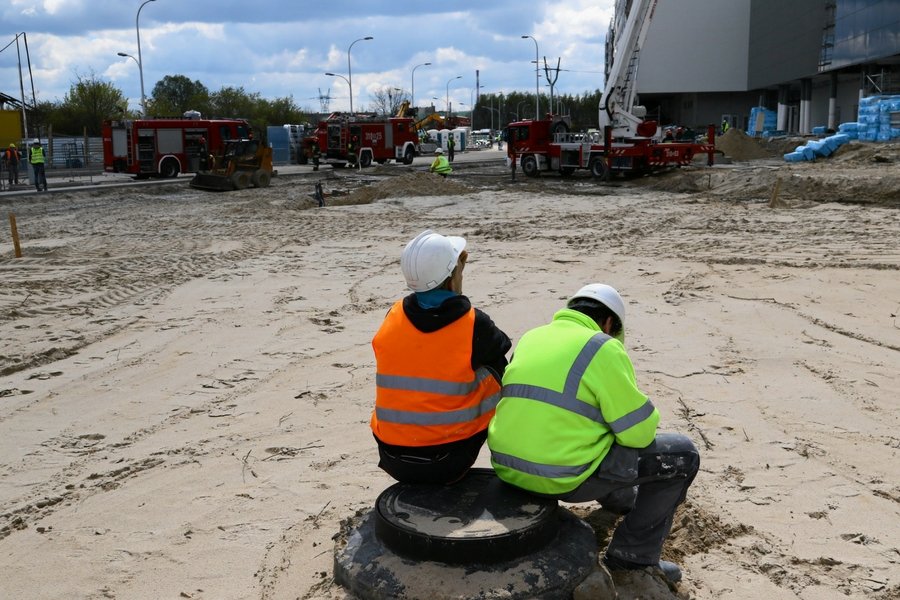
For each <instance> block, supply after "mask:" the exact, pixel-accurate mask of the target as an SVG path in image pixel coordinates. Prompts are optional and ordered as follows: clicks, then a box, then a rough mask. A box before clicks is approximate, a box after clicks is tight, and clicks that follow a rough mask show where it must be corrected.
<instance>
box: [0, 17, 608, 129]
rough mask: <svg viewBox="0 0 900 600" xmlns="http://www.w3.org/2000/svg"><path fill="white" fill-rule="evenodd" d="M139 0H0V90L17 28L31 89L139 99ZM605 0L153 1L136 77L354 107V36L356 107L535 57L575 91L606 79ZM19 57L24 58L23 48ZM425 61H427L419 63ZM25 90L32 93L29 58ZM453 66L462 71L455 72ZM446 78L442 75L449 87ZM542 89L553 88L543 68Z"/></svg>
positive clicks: (530, 82) (522, 75)
mask: <svg viewBox="0 0 900 600" xmlns="http://www.w3.org/2000/svg"><path fill="white" fill-rule="evenodd" d="M142 2H143V0H0V47H2V46H6V45H7V44H8V43H10V42H13V43H12V45H11V46H9V47H7V48H6V49H5V50H4V51H3V52H0V92H3V93H5V94H8V95H10V96H14V97H16V98H19V97H20V90H19V71H18V57H17V52H16V44H15V38H16V34H18V33H23V32H24V33H25V34H26V36H27V40H28V49H29V55H30V59H31V67H32V73H33V78H34V89H35V92H36V96H37V99H38V100H39V101H41V100H59V99H62V97H63V96H64V95H65V94H66V92H67V91H68V90H69V87H70V86H71V84H72V82H73V81H75V80H76V77H77V76H78V75H82V76H83V75H90V74H92V73H93V74H94V75H96V76H98V77H100V78H102V79H104V80H107V81H110V82H112V83H113V84H114V85H116V86H117V87H118V88H119V89H121V90H122V92H123V93H124V94H125V95H126V96H127V97H128V98H129V99H130V106H131V107H132V108H138V106H139V104H140V95H141V92H140V77H139V71H138V66H137V61H136V59H135V60H133V59H131V58H122V57H119V56H117V53H118V52H126V53H128V54H132V55H134V56H135V57H137V55H138V48H137V35H136V29H135V18H136V16H137V12H138V8H139V7H140V6H141V4H142ZM612 4H613V0H565V1H560V2H557V1H548V0H479V1H467V0H464V1H448V2H398V1H397V0H392V1H389V2H388V1H382V0H358V1H342V0H334V1H331V2H329V1H323V0H314V1H313V0H255V1H254V0H249V1H248V0H189V1H186V0H152V1H151V2H149V3H147V4H146V5H144V6H143V8H142V9H141V12H140V40H141V58H142V59H143V67H144V69H143V71H144V86H145V91H146V94H147V95H148V96H149V95H150V92H151V90H152V89H153V86H154V84H155V83H156V82H157V81H159V80H160V79H161V78H162V77H164V76H166V75H184V76H186V77H189V78H190V79H192V80H199V81H200V82H202V83H203V84H204V85H206V86H207V88H209V89H210V91H216V90H218V89H220V88H221V87H222V86H243V87H244V89H245V90H246V91H248V92H259V93H260V94H261V95H262V96H263V97H266V98H276V97H285V96H293V98H294V100H295V101H296V103H297V104H298V105H299V106H300V107H302V108H305V109H309V110H313V111H318V110H320V107H321V96H323V95H326V96H330V97H331V100H330V107H329V108H330V110H347V109H348V108H349V90H348V85H347V82H346V81H345V80H343V79H340V78H338V77H327V76H325V75H324V73H325V72H333V73H335V74H337V75H341V76H343V77H348V69H347V50H348V47H349V46H350V44H351V43H353V42H354V40H357V39H359V38H363V37H366V36H372V37H373V38H374V39H372V40H369V41H360V42H357V43H355V44H354V45H353V48H352V52H351V53H350V57H351V61H352V62H351V68H352V71H351V72H350V74H349V79H350V80H351V81H352V83H353V103H354V108H355V109H357V110H359V109H360V108H364V107H367V106H368V105H369V104H370V103H371V93H372V92H373V91H374V90H377V89H383V88H384V87H386V86H390V87H396V88H401V89H403V90H404V91H405V92H407V93H409V91H410V90H411V88H412V87H413V85H414V86H415V90H414V91H415V99H416V104H419V105H421V104H426V103H431V102H432V98H438V99H439V100H436V101H434V103H435V104H436V105H437V106H438V108H439V109H443V108H444V105H445V103H446V96H447V90H448V87H449V96H450V101H451V102H452V103H453V107H454V108H460V109H462V110H465V107H466V106H468V105H470V103H471V102H472V101H473V100H474V96H475V90H476V78H475V77H476V75H475V73H476V70H478V71H480V84H481V86H482V91H483V92H491V93H506V92H509V91H513V90H518V91H522V92H525V91H528V92H533V91H534V89H535V75H534V73H535V72H534V64H533V61H534V58H535V44H534V42H533V41H532V40H531V39H527V38H526V39H522V37H521V36H523V35H531V36H533V37H534V38H535V39H536V40H537V43H538V48H537V50H538V56H539V57H540V63H541V65H542V66H543V61H544V57H546V58H547V62H548V64H549V65H550V66H551V67H552V68H555V67H556V64H557V60H558V59H559V60H561V62H560V68H561V69H562V70H561V71H560V73H559V76H558V79H557V81H556V84H555V87H554V90H555V92H560V93H571V94H580V93H583V92H588V91H593V90H596V89H599V88H601V87H602V85H603V74H602V73H603V40H604V38H605V36H606V30H607V28H608V26H609V20H610V17H611V16H612ZM20 48H21V49H22V64H23V65H25V54H24V47H23V46H20ZM426 62H430V63H432V64H431V65H430V66H421V67H418V68H417V69H416V70H415V80H414V81H413V74H412V71H413V68H414V67H416V65H420V64H422V63H426ZM23 71H24V76H25V78H26V79H25V89H26V92H25V94H26V99H27V100H28V101H29V102H30V101H31V98H30V96H31V93H30V85H29V82H28V79H27V78H28V72H27V68H24V69H23ZM457 76H461V78H460V79H455V78H456V77H457ZM448 82H449V85H448ZM540 85H541V90H542V92H543V93H549V87H548V86H547V81H546V78H545V76H544V73H543V70H542V71H541V78H540Z"/></svg>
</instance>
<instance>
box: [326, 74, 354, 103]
mask: <svg viewBox="0 0 900 600" xmlns="http://www.w3.org/2000/svg"><path fill="white" fill-rule="evenodd" d="M325 74H326V75H328V76H329V77H340V78H341V79H343V80H344V81H346V82H347V86H348V87H349V86H350V80H349V79H347V78H346V77H344V76H343V75H338V74H337V73H325ZM350 106H353V100H352V99H351V101H350ZM351 110H352V109H351Z"/></svg>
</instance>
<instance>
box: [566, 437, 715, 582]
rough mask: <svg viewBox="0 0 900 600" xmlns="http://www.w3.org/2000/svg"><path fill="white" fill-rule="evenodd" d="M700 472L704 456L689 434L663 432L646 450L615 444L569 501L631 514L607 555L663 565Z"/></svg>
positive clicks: (570, 495)
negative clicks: (665, 544) (675, 526)
mask: <svg viewBox="0 0 900 600" xmlns="http://www.w3.org/2000/svg"><path fill="white" fill-rule="evenodd" d="M699 469H700V454H699V453H698V452H697V448H696V447H695V446H694V443H693V442H692V441H691V440H690V438H688V437H687V436H684V435H681V434H678V433H658V434H657V435H656V439H655V440H654V441H653V443H652V444H650V445H649V446H647V447H646V448H626V447H624V446H619V445H616V444H614V445H613V447H612V448H611V449H610V452H609V454H608V455H607V456H606V457H605V458H604V459H603V461H602V462H601V463H600V466H599V467H598V468H597V470H596V471H595V472H594V474H593V475H591V476H590V477H588V478H587V479H586V480H585V481H584V483H582V484H581V485H580V486H578V487H577V488H576V489H575V490H573V491H572V492H570V493H568V494H565V495H562V496H558V498H559V499H560V500H563V501H564V502H590V501H594V500H596V501H597V502H600V504H601V505H603V506H604V508H608V509H609V510H612V511H613V512H618V513H620V514H625V518H624V519H622V521H621V522H620V523H619V525H618V527H616V530H615V532H613V536H612V540H610V542H609V546H608V547H607V549H606V553H607V554H608V555H610V556H614V557H616V558H619V559H622V560H625V561H628V562H631V563H637V564H642V565H656V564H658V563H659V557H660V553H661V552H662V545H663V542H664V541H665V539H666V536H668V535H669V530H670V529H671V528H672V519H673V517H674V516H675V509H676V508H677V507H678V505H679V504H681V503H682V502H683V501H684V498H685V496H686V495H687V490H688V488H689V487H690V485H691V483H692V482H693V481H694V477H696V475H697V471H699Z"/></svg>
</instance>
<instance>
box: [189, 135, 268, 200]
mask: <svg viewBox="0 0 900 600" xmlns="http://www.w3.org/2000/svg"><path fill="white" fill-rule="evenodd" d="M207 162H208V168H207V169H204V170H201V171H199V172H198V173H197V174H196V175H194V178H193V179H191V183H190V185H191V187H192V188H196V189H199V190H210V191H214V192H227V191H231V190H243V189H246V188H248V187H250V186H253V187H260V188H263V187H269V183H270V182H271V181H272V176H273V175H274V171H273V169H272V149H271V148H269V146H267V145H266V144H263V143H262V142H260V141H259V140H253V139H239V140H226V141H225V145H224V146H223V148H222V153H221V154H220V155H218V156H213V155H210V156H209V157H208V159H207Z"/></svg>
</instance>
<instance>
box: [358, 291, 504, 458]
mask: <svg viewBox="0 0 900 600" xmlns="http://www.w3.org/2000/svg"><path fill="white" fill-rule="evenodd" d="M474 329H475V309H474V308H472V309H469V312H468V313H466V314H465V315H463V316H462V317H460V318H459V319H457V320H456V321H454V322H453V323H451V324H449V325H447V326H446V327H443V328H441V329H439V330H437V331H433V332H431V333H424V332H422V331H419V330H418V329H416V327H415V325H413V324H412V323H411V322H410V320H409V319H408V318H407V316H406V313H405V312H404V311H403V301H402V300H401V301H399V302H397V303H396V304H394V306H393V307H391V310H390V312H388V315H387V317H386V318H385V320H384V323H382V325H381V328H380V329H379V330H378V333H376V334H375V338H374V339H373V340H372V347H373V348H374V350H375V362H376V366H377V373H376V375H375V386H376V396H375V410H374V411H372V421H371V427H372V432H373V433H374V434H375V435H376V436H377V437H378V439H379V440H381V441H382V442H385V443H387V444H393V445H396V446H415V447H421V446H435V445H438V444H446V443H449V442H456V441H459V440H464V439H466V438H469V437H471V436H473V435H475V434H476V433H478V432H479V431H482V430H484V429H486V428H487V426H488V423H489V422H490V420H491V417H493V416H494V408H496V406H497V402H499V400H500V384H499V383H498V382H497V380H496V379H495V378H494V376H493V375H492V374H491V373H490V371H489V370H488V369H486V368H484V367H481V368H479V369H478V370H474V371H473V370H472V336H473V334H474Z"/></svg>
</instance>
